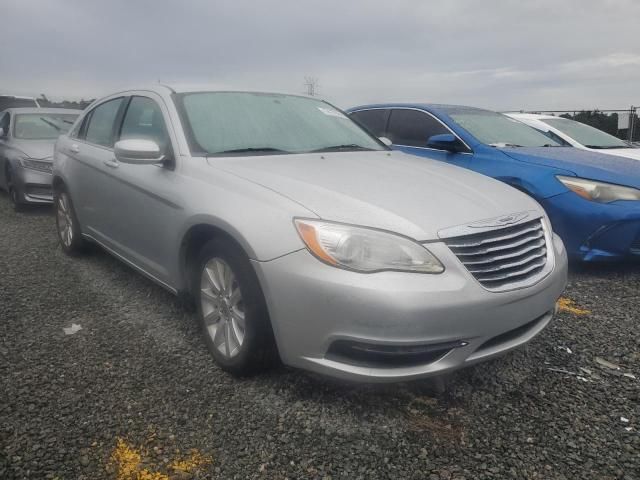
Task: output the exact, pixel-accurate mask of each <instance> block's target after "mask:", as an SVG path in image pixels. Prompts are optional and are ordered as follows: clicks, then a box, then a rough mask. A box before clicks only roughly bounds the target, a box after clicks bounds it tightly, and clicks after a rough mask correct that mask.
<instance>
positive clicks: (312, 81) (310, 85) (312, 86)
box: [304, 77, 318, 97]
mask: <svg viewBox="0 0 640 480" xmlns="http://www.w3.org/2000/svg"><path fill="white" fill-rule="evenodd" d="M304 84H305V86H306V87H307V95H309V96H310V97H314V96H316V95H317V94H318V78H317V77H304Z"/></svg>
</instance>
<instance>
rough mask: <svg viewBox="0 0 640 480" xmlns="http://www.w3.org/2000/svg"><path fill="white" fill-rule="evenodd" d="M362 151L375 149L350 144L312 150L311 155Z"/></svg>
mask: <svg viewBox="0 0 640 480" xmlns="http://www.w3.org/2000/svg"><path fill="white" fill-rule="evenodd" d="M362 150H368V151H370V150H373V148H368V147H363V146H362V145H356V144H355V143H349V144H345V145H331V146H330V147H323V148H318V149H316V150H311V152H309V153H317V152H339V151H362Z"/></svg>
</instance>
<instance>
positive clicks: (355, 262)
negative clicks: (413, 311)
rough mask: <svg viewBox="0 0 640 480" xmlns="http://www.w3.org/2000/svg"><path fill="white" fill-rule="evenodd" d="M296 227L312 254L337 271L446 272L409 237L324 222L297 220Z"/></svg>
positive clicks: (429, 253) (428, 253)
mask: <svg viewBox="0 0 640 480" xmlns="http://www.w3.org/2000/svg"><path fill="white" fill-rule="evenodd" d="M295 226H296V228H297V230H298V233H299V234H300V238H301V239H302V241H303V242H304V243H305V245H306V246H307V248H308V249H309V251H310V252H311V253H312V254H313V255H314V256H315V257H316V258H318V259H319V260H321V261H323V262H325V263H328V264H329V265H333V266H335V267H342V268H346V269H349V270H355V271H358V272H367V273H371V272H379V271H383V270H397V271H402V272H417V273H441V272H443V271H444V267H443V266H442V264H441V263H440V261H439V260H438V259H437V258H436V257H435V256H434V255H433V254H432V253H431V252H430V251H429V250H427V249H426V248H425V247H424V246H423V245H420V244H419V243H417V242H415V241H413V240H411V239H409V238H407V237H403V236H400V235H396V234H393V233H388V232H383V231H381V230H375V229H372V228H366V227H356V226H353V225H346V224H343V223H333V222H325V221H322V220H307V219H295Z"/></svg>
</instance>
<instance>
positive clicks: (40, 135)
mask: <svg viewBox="0 0 640 480" xmlns="http://www.w3.org/2000/svg"><path fill="white" fill-rule="evenodd" d="M76 118H78V115H77V114H69V113H20V114H18V115H16V119H15V124H14V127H13V136H14V137H15V138H21V139H25V140H51V139H55V138H58V137H59V136H60V135H62V134H63V133H67V131H68V130H69V129H70V128H71V126H72V125H73V122H75V121H76Z"/></svg>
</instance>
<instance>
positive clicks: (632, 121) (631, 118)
mask: <svg viewBox="0 0 640 480" xmlns="http://www.w3.org/2000/svg"><path fill="white" fill-rule="evenodd" d="M635 117H636V107H634V106H633V105H631V108H630V109H629V141H630V142H633V129H634V127H635V126H636V125H635V123H636V122H635V119H636V118H635Z"/></svg>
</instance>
